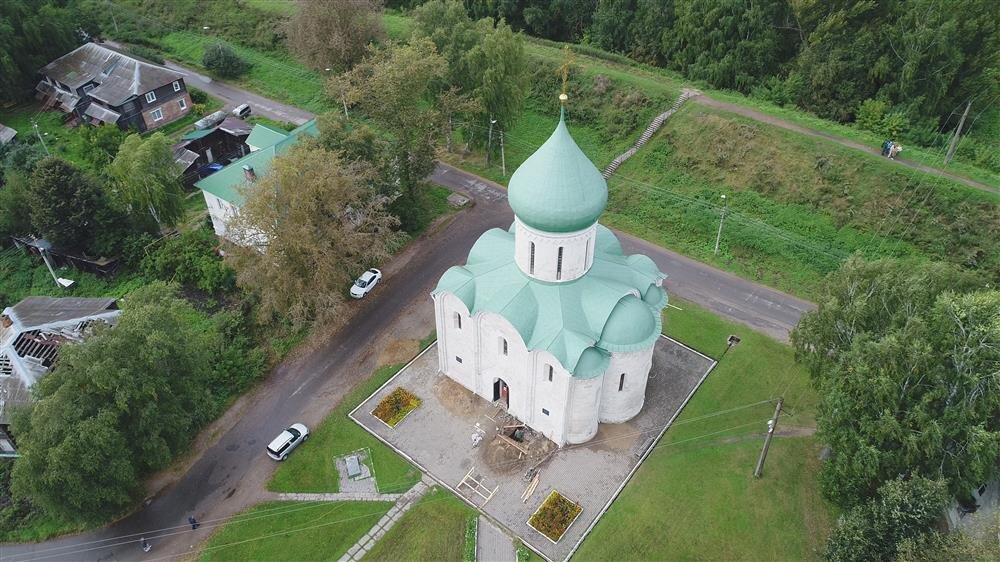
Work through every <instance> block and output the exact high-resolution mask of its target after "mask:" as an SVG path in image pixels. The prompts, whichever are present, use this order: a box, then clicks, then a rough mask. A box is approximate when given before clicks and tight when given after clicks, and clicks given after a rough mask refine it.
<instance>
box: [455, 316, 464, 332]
mask: <svg viewBox="0 0 1000 562" xmlns="http://www.w3.org/2000/svg"><path fill="white" fill-rule="evenodd" d="M455 328H457V329H459V330H461V329H462V315H461V314H460V313H458V312H456V313H455Z"/></svg>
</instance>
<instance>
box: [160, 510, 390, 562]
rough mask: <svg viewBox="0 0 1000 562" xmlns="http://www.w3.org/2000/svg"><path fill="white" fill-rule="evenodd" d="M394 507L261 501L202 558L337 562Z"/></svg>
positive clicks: (218, 535)
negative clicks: (336, 561) (324, 561)
mask: <svg viewBox="0 0 1000 562" xmlns="http://www.w3.org/2000/svg"><path fill="white" fill-rule="evenodd" d="M391 507H392V503H390V502H266V503H262V504H259V505H256V506H254V507H252V508H250V509H248V510H246V511H244V512H242V513H241V514H239V515H237V516H236V517H234V518H233V519H231V520H230V521H229V522H228V523H226V525H225V526H224V527H222V528H221V529H219V530H218V531H216V532H215V533H214V534H213V535H212V537H211V538H210V539H209V541H208V544H207V545H206V546H205V547H204V549H202V551H201V555H200V556H199V558H198V560H200V561H202V562H222V561H230V560H231V561H233V562H248V561H255V562H256V561H263V560H289V561H291V560H302V561H305V560H309V561H318V560H329V561H335V560H337V559H339V558H340V557H341V556H342V555H343V554H344V553H345V552H347V549H349V548H351V546H353V545H354V543H355V542H357V541H358V539H360V538H361V537H362V536H363V535H364V534H365V533H366V532H368V530H369V529H371V527H372V525H374V524H375V523H376V522H377V521H378V520H379V519H380V518H381V517H382V516H383V515H385V514H386V513H387V512H388V511H389V508H391ZM153 546H154V548H155V546H156V545H155V544H154V545H153Z"/></svg>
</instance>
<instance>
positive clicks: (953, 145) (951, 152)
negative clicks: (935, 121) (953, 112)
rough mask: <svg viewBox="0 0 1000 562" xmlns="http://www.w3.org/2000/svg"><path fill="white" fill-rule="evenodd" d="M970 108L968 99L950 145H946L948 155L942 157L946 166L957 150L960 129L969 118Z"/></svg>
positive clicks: (970, 101)
mask: <svg viewBox="0 0 1000 562" xmlns="http://www.w3.org/2000/svg"><path fill="white" fill-rule="evenodd" d="M971 108H972V100H971V99H970V100H969V102H968V103H967V104H965V111H963V112H962V118H961V119H959V120H958V127H957V128H956V129H955V136H953V137H951V144H949V145H948V154H945V156H944V163H945V164H946V165H947V164H948V162H951V158H952V156H955V149H956V148H958V137H959V136H960V135H961V134H962V127H963V126H965V118H966V117H968V116H969V109H971Z"/></svg>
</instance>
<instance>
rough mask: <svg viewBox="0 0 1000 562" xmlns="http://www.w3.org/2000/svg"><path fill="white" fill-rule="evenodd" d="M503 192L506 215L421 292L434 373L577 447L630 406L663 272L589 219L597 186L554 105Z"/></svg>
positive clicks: (650, 343)
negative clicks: (427, 295)
mask: <svg viewBox="0 0 1000 562" xmlns="http://www.w3.org/2000/svg"><path fill="white" fill-rule="evenodd" d="M507 197H508V201H509V202H510V206H511V208H512V209H513V210H514V217H515V218H514V223H513V224H512V225H511V226H510V228H509V229H508V230H502V229H492V230H488V231H486V232H485V233H483V234H482V236H480V238H479V240H478V241H476V243H475V245H473V247H472V250H470V252H469V257H468V259H467V261H466V263H465V265H461V266H455V267H452V268H450V269H448V270H447V271H446V272H445V273H444V274H443V275H442V276H441V279H440V280H439V281H438V284H437V287H436V288H435V289H434V291H433V292H432V297H433V299H434V310H435V323H436V325H437V334H438V348H437V350H438V363H439V369H440V371H441V372H442V373H444V374H446V375H447V376H448V377H450V378H451V379H453V380H455V381H456V382H458V383H459V384H461V385H462V386H464V387H465V388H467V389H468V390H470V391H472V392H474V393H475V394H477V395H479V396H481V397H483V398H485V399H486V400H489V401H492V402H495V403H497V404H498V405H499V406H501V407H503V408H505V409H507V411H508V412H509V413H510V414H511V415H513V416H514V417H516V418H517V419H519V420H521V421H522V422H524V423H526V424H527V425H528V426H530V427H532V428H533V429H535V430H537V431H539V432H541V433H543V434H544V435H545V436H546V437H548V438H549V439H551V440H552V441H553V442H555V443H556V444H557V445H559V446H563V445H566V444H576V443H583V442H585V441H588V440H590V439H591V438H593V437H594V435H596V433H597V429H598V425H599V424H600V423H622V422H625V421H627V420H629V419H631V418H633V417H634V416H636V415H637V414H638V413H639V412H640V411H641V410H642V407H643V404H644V402H645V393H646V382H647V380H648V377H649V371H650V368H651V366H652V360H653V348H654V346H655V345H656V342H657V341H658V339H659V336H660V332H661V320H660V319H661V312H662V310H663V308H664V307H665V306H666V304H667V294H666V292H665V291H664V290H663V280H664V279H665V278H666V275H664V274H663V273H662V272H661V271H660V270H659V269H658V268H657V266H656V264H655V263H653V260H651V259H650V258H649V257H648V256H645V255H641V254H633V255H626V254H625V253H624V252H623V250H622V246H621V243H620V242H619V241H618V238H617V237H616V236H615V235H614V233H613V232H611V231H610V230H608V229H607V228H605V227H604V226H601V225H600V224H599V223H598V218H599V217H600V215H601V213H603V212H604V208H605V206H606V205H607V202H608V186H607V183H606V182H605V180H604V178H603V177H602V176H601V172H600V171H599V170H598V169H597V167H595V166H594V164H593V163H592V162H591V161H590V159H588V158H587V156H586V155H585V154H584V153H583V151H582V150H580V148H579V146H577V144H576V142H575V141H574V140H573V138H572V136H571V135H570V133H569V130H568V129H567V127H566V120H565V111H564V112H563V113H562V114H561V115H560V119H559V124H558V125H557V126H556V129H555V131H554V132H553V133H552V135H551V136H550V137H549V139H548V140H547V141H545V143H544V144H542V146H541V147H539V149H538V150H537V151H536V152H535V153H534V154H532V155H531V156H530V157H529V158H528V159H527V160H525V161H524V163H523V164H521V166H520V167H519V168H518V169H517V170H516V171H515V172H514V174H513V175H512V176H511V179H510V183H509V186H508V191H507Z"/></svg>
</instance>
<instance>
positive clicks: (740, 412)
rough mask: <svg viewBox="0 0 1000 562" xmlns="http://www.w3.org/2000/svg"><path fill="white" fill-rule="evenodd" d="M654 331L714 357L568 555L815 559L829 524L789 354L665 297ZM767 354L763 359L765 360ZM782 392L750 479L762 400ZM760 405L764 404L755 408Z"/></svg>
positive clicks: (808, 406)
mask: <svg viewBox="0 0 1000 562" xmlns="http://www.w3.org/2000/svg"><path fill="white" fill-rule="evenodd" d="M672 301H673V304H675V305H677V306H679V307H680V308H681V309H683V310H676V309H672V308H671V309H668V311H667V312H666V313H665V315H664V327H665V332H666V333H667V334H668V335H670V336H671V337H674V338H676V339H678V340H680V341H682V342H684V343H687V344H688V345H691V346H692V347H695V348H696V349H699V350H700V351H703V352H705V353H707V354H709V355H712V356H714V357H719V356H720V355H721V353H722V351H723V350H724V349H725V347H726V344H725V342H726V337H727V336H728V335H729V334H736V335H738V336H739V337H741V338H742V341H741V342H740V343H739V344H738V345H737V346H736V347H734V348H733V349H732V350H731V351H729V352H728V353H727V354H726V355H725V357H724V358H723V359H722V361H721V362H720V363H719V366H718V367H716V369H715V370H714V371H713V372H712V374H711V375H709V377H708V379H706V381H705V382H704V383H703V384H702V386H701V388H699V389H698V391H697V393H695V395H694V397H693V398H692V399H691V401H690V402H689V403H688V405H687V406H686V407H685V409H684V411H683V413H682V414H681V416H680V417H679V418H678V420H677V421H676V422H675V425H674V427H672V428H671V429H669V430H668V431H667V433H666V434H665V435H664V438H663V440H662V441H661V442H660V444H659V445H658V446H657V448H656V449H654V451H653V452H652V453H651V454H650V456H649V457H648V458H647V459H646V461H645V462H644V463H643V465H642V467H641V468H640V469H639V471H638V472H637V473H636V475H635V477H634V478H633V479H632V481H631V482H630V483H629V485H628V486H627V487H626V488H625V490H623V492H622V494H621V496H619V498H618V499H617V500H615V503H614V504H613V505H612V506H611V509H610V510H609V511H608V513H607V514H605V516H604V517H603V518H602V519H601V521H600V522H599V523H598V525H597V527H595V529H594V530H593V532H592V533H591V534H590V535H589V536H588V537H587V539H586V540H585V541H584V543H583V544H582V545H581V547H580V550H579V551H578V552H577V554H576V556H575V557H574V560H584V561H591V560H595V561H598V560H612V559H616V560H667V559H669V560H732V559H744V560H782V559H783V560H805V559H817V558H818V557H819V552H820V550H821V549H822V547H823V544H824V541H825V537H826V535H827V534H828V533H829V529H830V526H831V525H832V522H833V520H834V518H835V517H834V515H835V514H834V512H833V510H832V508H831V507H830V506H829V505H828V504H826V503H825V502H824V501H823V500H822V499H821V498H820V497H819V492H818V489H817V485H816V473H817V471H818V469H819V461H818V454H819V450H820V445H819V444H818V443H817V442H816V440H815V439H814V438H813V437H811V436H809V435H808V433H809V430H810V428H811V427H812V426H813V424H814V420H813V412H814V411H815V406H816V400H817V398H816V395H815V394H814V393H813V392H812V390H811V388H810V387H809V382H808V378H807V375H806V373H805V372H804V370H803V369H801V368H800V367H799V366H797V365H795V364H794V362H793V359H792V350H791V348H789V347H787V346H785V345H783V344H780V343H778V342H776V341H774V340H771V339H769V338H767V337H766V336H763V335H761V334H759V333H756V332H753V331H751V330H749V329H748V328H744V327H743V326H741V325H737V324H732V323H729V322H725V321H723V320H721V319H719V318H718V317H716V316H713V315H711V314H709V313H707V312H705V311H703V310H701V309H699V308H697V307H694V306H693V305H691V304H689V303H685V302H679V301H678V299H672ZM765 358H766V359H765ZM780 394H784V395H785V397H786V410H785V413H784V414H783V415H782V418H781V422H780V424H779V428H783V429H791V428H796V429H797V430H798V431H797V433H798V434H800V435H801V436H796V437H776V438H775V441H774V442H773V443H772V445H771V450H770V453H769V455H768V460H767V464H766V466H765V470H764V475H763V477H762V478H761V479H760V480H754V479H753V468H754V464H755V462H756V460H757V455H758V454H759V452H760V446H761V443H762V436H763V433H764V431H765V430H766V421H767V419H768V418H770V416H771V414H772V413H773V410H774V404H773V402H770V401H769V400H770V399H773V398H776V397H777V396H778V395H780ZM762 401H766V402H764V403H760V402H762Z"/></svg>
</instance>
